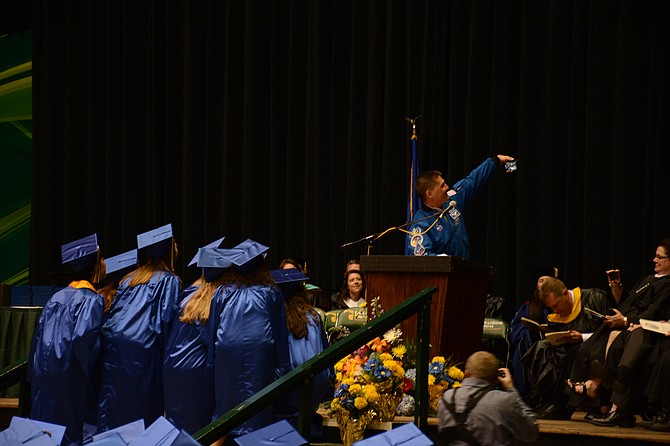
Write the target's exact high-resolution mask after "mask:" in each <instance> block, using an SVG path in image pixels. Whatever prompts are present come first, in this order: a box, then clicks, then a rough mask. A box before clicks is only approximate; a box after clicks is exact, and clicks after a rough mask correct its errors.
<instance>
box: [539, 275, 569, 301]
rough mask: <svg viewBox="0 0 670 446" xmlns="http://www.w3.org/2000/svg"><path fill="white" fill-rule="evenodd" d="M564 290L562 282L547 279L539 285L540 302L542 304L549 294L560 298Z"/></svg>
mask: <svg viewBox="0 0 670 446" xmlns="http://www.w3.org/2000/svg"><path fill="white" fill-rule="evenodd" d="M566 289H567V288H566V287H565V284H564V283H563V281H562V280H559V279H555V278H553V277H549V278H547V279H546V280H545V281H544V282H542V285H540V300H541V301H542V302H544V301H545V300H546V298H547V297H548V296H549V295H550V294H553V295H554V296H556V297H560V296H561V294H563V291H565V290H566Z"/></svg>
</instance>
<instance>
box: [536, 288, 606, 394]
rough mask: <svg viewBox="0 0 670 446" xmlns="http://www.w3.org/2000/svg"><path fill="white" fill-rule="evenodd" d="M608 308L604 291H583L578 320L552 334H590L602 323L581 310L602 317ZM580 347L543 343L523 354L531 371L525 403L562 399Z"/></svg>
mask: <svg viewBox="0 0 670 446" xmlns="http://www.w3.org/2000/svg"><path fill="white" fill-rule="evenodd" d="M573 292H574V290H573ZM610 304H611V301H610V299H609V298H608V296H607V294H606V293H605V292H604V291H602V290H600V289H597V288H590V289H582V290H581V309H580V312H579V314H578V315H577V317H575V319H573V320H572V321H570V322H568V323H564V324H557V323H554V324H552V326H553V330H552V331H565V330H576V331H578V332H580V333H593V332H594V331H595V330H596V329H597V328H598V327H599V326H600V324H601V322H600V321H599V320H598V319H596V318H594V317H593V316H591V315H590V314H588V313H587V312H585V311H584V307H588V308H591V309H592V310H595V311H597V312H598V313H601V314H602V313H605V312H606V311H607V309H608V308H609V307H610ZM580 345H581V344H563V345H560V346H557V347H556V346H553V345H551V344H550V343H549V341H547V340H546V339H542V340H540V341H538V342H536V343H535V344H533V345H532V346H531V348H530V349H529V350H528V352H526V354H525V355H524V357H523V362H524V364H526V367H527V368H528V369H529V370H530V393H529V395H528V403H529V405H530V406H531V407H535V406H538V405H541V404H546V403H552V402H555V401H556V400H557V399H558V398H559V397H560V396H561V395H563V391H564V387H565V380H566V379H567V378H568V377H569V375H570V371H571V370H572V365H573V362H574V358H575V354H576V352H577V349H578V348H579V346H580Z"/></svg>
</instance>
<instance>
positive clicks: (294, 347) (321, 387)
mask: <svg viewBox="0 0 670 446" xmlns="http://www.w3.org/2000/svg"><path fill="white" fill-rule="evenodd" d="M270 273H271V274H272V278H273V280H274V281H275V283H276V284H277V285H278V286H279V289H280V290H281V292H282V294H283V295H284V300H285V305H286V324H287V327H288V330H289V332H288V345H289V354H290V358H291V368H296V367H300V366H301V365H302V364H304V363H305V362H307V361H308V360H309V359H312V358H313V357H314V356H316V355H318V354H319V353H321V352H322V351H323V350H324V349H325V348H326V347H327V346H328V339H327V338H326V332H325V331H324V328H323V323H322V322H321V317H320V316H319V314H318V313H317V312H316V311H315V310H314V307H313V306H312V305H311V304H310V303H309V298H308V297H307V288H306V287H305V283H306V282H305V281H306V280H308V279H309V277H307V276H306V275H304V274H303V273H302V272H301V271H299V270H298V269H296V268H291V269H277V270H273V271H271V272H270ZM332 387H333V370H332V368H327V369H325V370H322V371H321V372H319V373H318V374H317V375H316V376H315V377H314V379H313V380H312V402H313V410H316V409H317V408H318V406H319V403H321V401H323V400H324V399H325V398H326V397H327V396H328V395H330V394H331V393H332ZM299 397H300V389H297V388H296V389H295V390H293V391H291V392H289V393H288V394H286V396H285V397H284V398H283V399H282V402H281V403H278V404H276V405H275V415H276V416H277V417H278V418H283V419H286V420H288V421H289V422H290V423H292V424H294V426H295V427H297V421H298V401H299ZM321 424H322V422H321V416H320V415H317V414H316V412H314V413H312V427H311V436H312V438H318V437H321V436H322V435H323V433H322V428H321V427H322V426H321Z"/></svg>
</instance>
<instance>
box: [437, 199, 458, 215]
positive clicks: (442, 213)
mask: <svg viewBox="0 0 670 446" xmlns="http://www.w3.org/2000/svg"><path fill="white" fill-rule="evenodd" d="M457 205H458V203H456V200H451V201H450V202H449V206H447V207H446V208H444V209H442V212H440V216H439V217H438V218H442V217H444V214H446V213H447V212H449V211H450V210H452V209H453V208H455V207H456V206H457Z"/></svg>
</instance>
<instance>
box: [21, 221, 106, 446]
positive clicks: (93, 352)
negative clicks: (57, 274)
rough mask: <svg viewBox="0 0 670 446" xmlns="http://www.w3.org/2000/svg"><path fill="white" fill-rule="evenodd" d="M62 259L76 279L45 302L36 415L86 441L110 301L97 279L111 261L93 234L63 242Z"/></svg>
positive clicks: (33, 368) (32, 367)
mask: <svg viewBox="0 0 670 446" xmlns="http://www.w3.org/2000/svg"><path fill="white" fill-rule="evenodd" d="M61 257H62V261H63V263H64V264H68V265H70V266H71V267H72V270H73V271H74V278H75V280H74V281H72V282H71V283H70V284H69V285H68V286H67V287H66V288H64V289H62V290H61V291H58V292H57V293H56V294H54V295H53V296H52V297H51V299H49V301H48V302H47V303H46V305H45V306H44V310H43V311H42V315H41V316H40V320H39V324H38V326H37V329H36V331H35V338H34V340H33V344H32V348H31V352H30V356H29V364H28V373H29V379H30V383H31V390H32V397H33V403H32V412H31V418H33V419H35V420H40V421H46V422H49V423H53V424H59V425H63V426H65V427H66V430H65V437H64V438H63V444H67V445H69V444H80V443H81V441H82V440H83V433H82V430H83V425H84V412H85V407H86V400H87V395H88V394H89V392H92V390H93V389H92V388H91V376H92V375H93V374H94V367H95V364H96V361H97V359H98V355H99V354H100V326H101V325H102V315H103V309H104V306H105V305H104V300H103V298H102V296H101V295H99V294H98V293H97V292H96V290H95V288H94V287H93V285H92V283H96V282H98V281H100V280H101V279H102V278H103V277H104V276H105V262H104V260H103V258H102V256H101V254H100V249H99V248H98V240H97V235H96V234H93V235H90V236H88V237H85V238H83V239H80V240H77V241H75V242H71V243H67V244H65V245H63V247H62V249H61Z"/></svg>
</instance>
